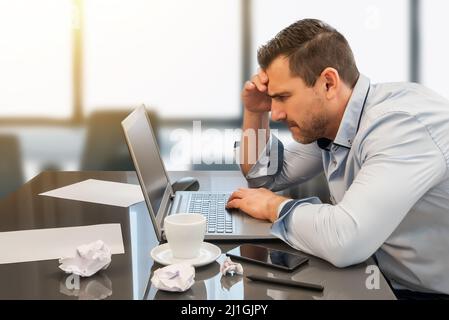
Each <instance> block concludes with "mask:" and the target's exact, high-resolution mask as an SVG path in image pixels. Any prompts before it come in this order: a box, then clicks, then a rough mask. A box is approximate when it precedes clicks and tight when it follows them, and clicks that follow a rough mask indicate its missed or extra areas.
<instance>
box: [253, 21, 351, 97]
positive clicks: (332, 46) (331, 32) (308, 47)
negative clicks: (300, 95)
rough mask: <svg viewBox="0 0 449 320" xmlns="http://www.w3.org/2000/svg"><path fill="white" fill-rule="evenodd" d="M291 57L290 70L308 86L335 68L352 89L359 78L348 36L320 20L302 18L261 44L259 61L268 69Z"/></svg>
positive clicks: (263, 67) (262, 66)
mask: <svg viewBox="0 0 449 320" xmlns="http://www.w3.org/2000/svg"><path fill="white" fill-rule="evenodd" d="M281 55H283V56H286V57H287V58H288V59H289V65H290V71H291V73H292V74H293V75H295V76H299V77H301V78H302V79H303V80H304V82H305V83H306V85H307V86H309V87H312V86H314V85H315V82H316V80H317V78H318V77H319V76H320V74H321V72H322V71H323V70H324V69H326V68H327V67H332V68H335V69H336V70H337V71H338V73H339V75H340V78H341V79H342V80H343V81H344V82H345V83H346V84H347V85H349V86H350V87H351V88H353V87H354V86H355V84H356V82H357V79H358V77H359V71H358V69H357V66H356V63H355V60H354V55H353V54H352V50H351V48H350V47H349V44H348V41H346V39H345V37H344V36H343V35H342V34H341V33H340V32H338V31H337V30H335V29H334V28H332V27H331V26H330V25H328V24H326V23H324V22H322V21H320V20H317V19H304V20H299V21H297V22H295V23H293V24H291V25H290V26H288V27H287V28H285V29H284V30H282V31H281V32H279V33H278V34H277V35H276V36H275V37H274V38H273V39H271V40H270V41H269V42H268V43H267V44H265V45H264V46H262V47H260V48H259V50H258V52H257V60H258V62H259V65H260V67H261V68H262V69H266V68H268V67H269V65H270V64H271V63H272V62H273V60H275V59H276V58H277V57H279V56H281Z"/></svg>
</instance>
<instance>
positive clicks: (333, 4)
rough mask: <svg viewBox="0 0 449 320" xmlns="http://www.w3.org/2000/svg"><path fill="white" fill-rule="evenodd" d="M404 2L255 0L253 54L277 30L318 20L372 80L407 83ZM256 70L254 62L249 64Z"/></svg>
mask: <svg viewBox="0 0 449 320" xmlns="http://www.w3.org/2000/svg"><path fill="white" fill-rule="evenodd" d="M408 9H409V1H408V0H395V1H389V0H376V1H358V0H341V1H332V0H322V1H307V0H283V1H276V0H264V1H253V17H254V18H253V31H254V37H253V55H254V56H255V54H256V51H257V48H258V47H259V46H261V45H263V44H265V43H266V42H267V41H268V40H270V39H271V38H272V37H273V36H275V35H276V33H277V32H279V31H280V30H281V29H283V28H285V27H287V26H288V25H290V24H291V23H293V22H295V21H297V20H300V19H304V18H317V19H320V20H323V21H325V22H327V23H329V24H330V25H331V26H333V27H335V28H336V29H337V30H339V31H340V32H341V33H342V34H343V35H344V36H345V37H346V39H347V40H348V42H349V44H350V46H351V48H352V50H353V52H354V55H355V59H356V62H357V65H358V68H359V70H360V72H362V73H363V74H365V75H366V76H368V77H369V78H370V79H371V80H372V82H390V81H404V80H408V76H409V72H408V67H409V32H408V27H409V26H408V23H409V19H408V14H409V10H408ZM252 65H253V71H255V70H257V61H256V58H254V61H253V63H252Z"/></svg>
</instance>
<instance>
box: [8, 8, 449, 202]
mask: <svg viewBox="0 0 449 320" xmlns="http://www.w3.org/2000/svg"><path fill="white" fill-rule="evenodd" d="M448 11H449V2H448V1H447V0H394V1H391V0H362V1H360V0H339V1H332V0H321V1H309V0H213V1H211V0H188V1H182V0H0V197H3V196H6V195H7V194H8V193H10V192H12V191H14V190H15V189H17V188H18V187H19V186H20V185H21V184H23V183H25V182H26V181H28V180H30V179H31V178H33V177H34V176H35V175H37V174H38V173H39V172H41V171H43V170H132V168H133V167H132V163H131V161H130V159H129V157H128V151H127V149H126V145H125V143H124V140H123V136H122V131H121V128H120V126H119V124H120V121H121V120H122V119H123V118H124V117H125V116H126V114H127V113H128V112H129V110H130V109H132V108H134V107H136V106H139V105H141V104H145V105H146V106H147V108H148V110H149V111H150V116H151V118H152V120H153V121H154V124H155V126H156V131H157V137H158V139H159V143H160V145H161V151H162V154H163V157H164V160H165V163H166V166H167V168H168V169H169V170H188V169H197V170H209V169H213V170H224V169H236V168H237V167H236V165H235V164H234V165H233V164H220V163H214V164H211V163H198V164H190V163H188V161H187V162H185V161H184V162H183V161H179V160H180V158H183V159H184V160H186V159H190V158H192V157H194V156H195V155H197V154H198V153H203V154H209V156H210V155H214V154H219V155H220V156H221V157H228V156H229V155H231V157H232V153H233V142H234V138H235V137H233V136H232V135H224V136H220V135H219V134H218V136H220V138H217V131H213V130H209V133H208V134H206V137H203V138H204V140H203V141H202V142H201V147H200V148H196V147H195V144H194V143H191V141H190V142H188V141H187V142H183V143H182V144H181V146H182V147H183V148H186V149H185V150H181V151H179V150H178V152H180V153H179V154H180V155H182V156H179V157H178V156H173V155H176V153H172V152H173V146H174V145H175V144H176V143H179V140H177V137H178V138H179V135H177V134H174V132H178V133H179V129H182V130H184V131H183V132H191V131H192V121H193V120H201V121H202V127H203V129H207V128H215V129H218V130H221V131H220V132H223V130H224V129H226V128H228V129H233V128H239V127H240V124H241V116H242V106H241V101H240V90H241V87H242V84H243V82H244V81H245V80H246V79H248V78H249V77H250V76H251V74H253V73H254V72H256V70H257V61H256V51H257V48H258V47H259V46H261V45H262V44H264V43H265V42H267V41H268V40H269V39H270V38H272V37H273V36H274V35H275V34H276V33H277V32H278V31H280V30H281V29H282V28H284V27H286V26H288V25H289V24H291V23H293V22H295V21H296V20H299V19H302V18H319V19H322V20H324V21H326V22H328V23H330V24H331V25H332V26H334V27H336V28H337V29H338V30H339V31H340V32H342V33H343V34H344V35H345V36H346V37H347V39H348V41H349V42H350V44H351V46H352V48H353V51H354V54H355V57H356V60H357V62H358V66H359V69H360V71H361V72H362V73H364V74H366V75H367V76H369V77H370V78H371V80H372V81H373V82H390V81H414V82H420V83H422V84H424V85H426V86H428V87H430V88H432V89H434V90H436V91H437V92H439V93H440V94H442V95H443V96H446V97H447V98H449V85H448V84H447V80H446V78H447V72H448V71H449V60H448V59H447V57H448V56H449V45H447V43H446V41H445V40H444V39H445V33H444V32H445V28H444V21H445V19H446V13H447V12H448ZM275 127H276V128H278V129H279V130H280V132H279V135H280V137H281V139H282V140H284V141H285V142H286V143H288V142H289V141H291V138H290V134H289V133H288V132H287V131H286V130H285V128H283V127H282V126H279V125H275ZM178 147H179V145H178ZM323 183H324V182H323V180H322V179H318V180H316V181H315V182H313V183H312V184H309V187H305V189H300V190H299V191H298V190H296V192H297V194H296V196H301V195H302V193H301V192H303V193H304V191H303V190H306V191H305V192H312V193H319V194H320V195H322V198H325V192H326V191H325V186H323ZM307 188H309V189H307Z"/></svg>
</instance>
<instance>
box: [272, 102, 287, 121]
mask: <svg viewBox="0 0 449 320" xmlns="http://www.w3.org/2000/svg"><path fill="white" fill-rule="evenodd" d="M271 119H272V120H273V121H283V120H285V119H287V114H286V113H285V111H284V110H282V108H281V107H279V106H278V105H277V104H276V103H272V104H271Z"/></svg>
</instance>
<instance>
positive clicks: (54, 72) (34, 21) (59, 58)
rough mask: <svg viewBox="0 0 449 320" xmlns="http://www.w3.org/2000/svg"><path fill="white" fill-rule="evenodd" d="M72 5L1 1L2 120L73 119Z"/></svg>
mask: <svg viewBox="0 0 449 320" xmlns="http://www.w3.org/2000/svg"><path fill="white" fill-rule="evenodd" d="M71 32H72V2H71V1H70V0H39V1H36V0H14V1H12V0H0V70H1V71H0V88H1V94H0V116H3V117H46V118H48V117H53V118H67V117H70V115H71V114H72V43H71V41H72V38H71Z"/></svg>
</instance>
